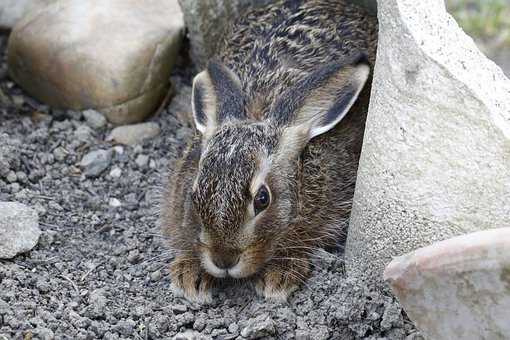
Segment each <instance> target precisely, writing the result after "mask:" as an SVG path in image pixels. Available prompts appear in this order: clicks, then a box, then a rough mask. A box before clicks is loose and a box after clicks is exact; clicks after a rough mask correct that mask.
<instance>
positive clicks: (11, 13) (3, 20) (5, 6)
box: [0, 0, 55, 29]
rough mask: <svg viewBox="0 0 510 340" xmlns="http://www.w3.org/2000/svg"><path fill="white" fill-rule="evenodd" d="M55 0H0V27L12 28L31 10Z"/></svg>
mask: <svg viewBox="0 0 510 340" xmlns="http://www.w3.org/2000/svg"><path fill="white" fill-rule="evenodd" d="M54 1H55V0H2V1H0V28H3V29H9V28H12V27H13V26H14V25H15V24H16V22H18V20H20V19H21V18H23V17H24V16H25V15H27V14H28V13H29V12H31V11H37V10H39V9H41V8H43V7H44V6H47V5H48V4H50V3H51V2H54Z"/></svg>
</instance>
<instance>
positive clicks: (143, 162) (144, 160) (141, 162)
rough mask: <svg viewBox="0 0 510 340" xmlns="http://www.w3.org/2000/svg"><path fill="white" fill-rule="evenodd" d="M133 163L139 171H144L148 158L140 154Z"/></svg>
mask: <svg viewBox="0 0 510 340" xmlns="http://www.w3.org/2000/svg"><path fill="white" fill-rule="evenodd" d="M135 163H136V165H138V167H139V168H140V169H145V168H146V167H147V165H148V164H149V156H147V155H143V154H140V155H138V156H136V159H135Z"/></svg>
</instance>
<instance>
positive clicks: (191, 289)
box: [170, 256, 214, 304]
mask: <svg viewBox="0 0 510 340" xmlns="http://www.w3.org/2000/svg"><path fill="white" fill-rule="evenodd" d="M170 278H171V280H172V285H171V289H172V291H173V293H174V295H176V296H179V297H184V298H186V299H187V300H188V301H191V302H196V303H200V304H207V303H211V302H212V292H211V291H212V287H213V282H214V277H212V276H211V275H210V274H208V273H207V272H205V271H204V270H203V269H202V268H201V266H200V260H198V259H195V258H193V257H188V256H178V257H176V258H175V259H174V260H173V261H172V263H171V264H170Z"/></svg>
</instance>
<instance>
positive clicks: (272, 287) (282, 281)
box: [255, 268, 304, 302]
mask: <svg viewBox="0 0 510 340" xmlns="http://www.w3.org/2000/svg"><path fill="white" fill-rule="evenodd" d="M303 280H304V278H303V274H302V273H296V272H294V271H292V270H285V269H283V270H282V269H281V268H271V269H268V270H266V271H265V272H264V273H263V275H262V276H261V277H260V278H258V279H257V280H256V281H255V290H256V291H257V293H258V294H259V295H261V296H263V297H264V298H266V299H267V300H271V301H275V302H286V301H287V299H288V297H289V296H290V294H292V293H293V292H294V291H295V290H297V289H298V288H299V286H300V285H301V283H302V282H303Z"/></svg>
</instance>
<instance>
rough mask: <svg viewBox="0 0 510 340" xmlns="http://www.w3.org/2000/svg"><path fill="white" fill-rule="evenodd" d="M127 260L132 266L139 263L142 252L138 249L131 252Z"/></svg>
mask: <svg viewBox="0 0 510 340" xmlns="http://www.w3.org/2000/svg"><path fill="white" fill-rule="evenodd" d="M127 260H128V261H129V263H131V264H136V263H138V261H139V260H140V252H139V251H138V249H134V250H131V251H130V252H129V254H128V258H127Z"/></svg>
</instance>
